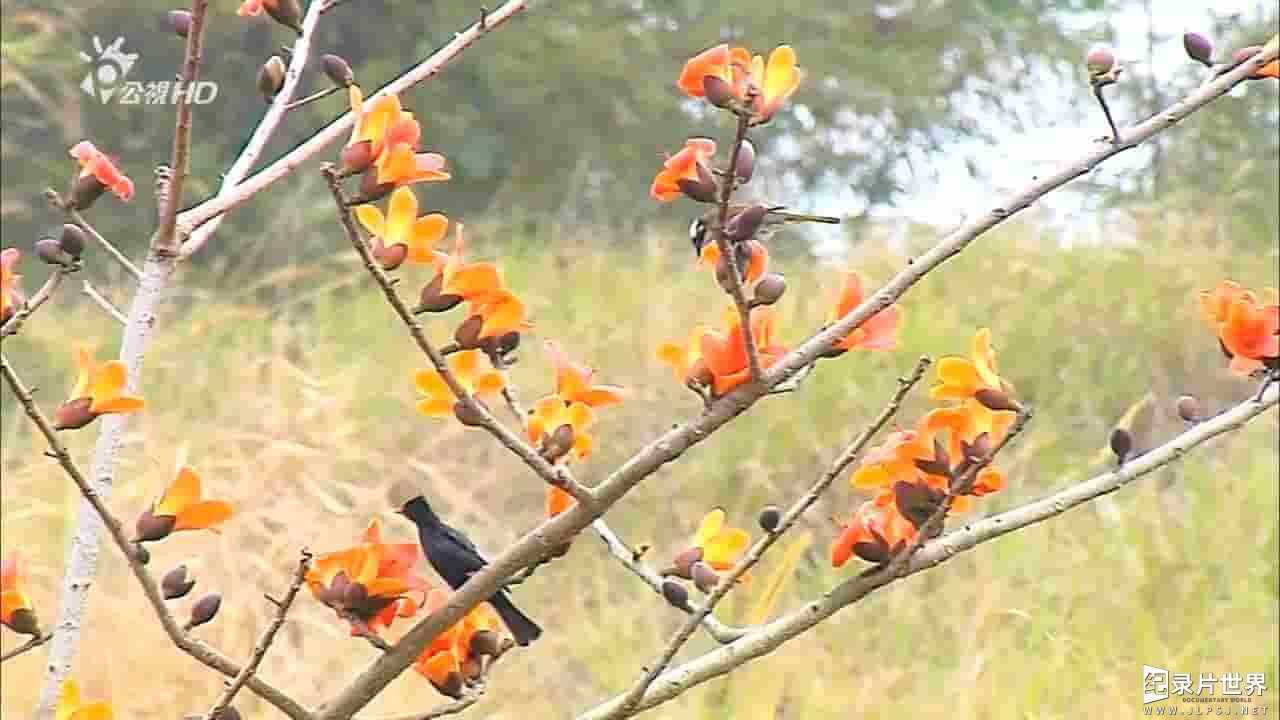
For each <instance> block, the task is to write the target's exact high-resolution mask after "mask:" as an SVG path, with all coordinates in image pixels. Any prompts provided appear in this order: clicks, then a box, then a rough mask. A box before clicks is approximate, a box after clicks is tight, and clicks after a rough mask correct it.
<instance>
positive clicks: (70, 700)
mask: <svg viewBox="0 0 1280 720" xmlns="http://www.w3.org/2000/svg"><path fill="white" fill-rule="evenodd" d="M54 718H55V720H111V718H112V713H111V705H110V704H108V703H104V702H96V703H88V704H85V703H82V702H80V686H78V685H76V683H75V681H74V680H63V681H62V692H61V694H60V695H59V696H58V707H57V708H55V710H54Z"/></svg>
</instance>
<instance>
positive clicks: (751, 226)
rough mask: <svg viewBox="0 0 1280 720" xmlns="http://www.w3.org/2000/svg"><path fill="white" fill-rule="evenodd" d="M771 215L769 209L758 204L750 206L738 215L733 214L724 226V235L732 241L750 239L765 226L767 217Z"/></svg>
mask: <svg viewBox="0 0 1280 720" xmlns="http://www.w3.org/2000/svg"><path fill="white" fill-rule="evenodd" d="M768 214H769V208H767V207H765V206H764V205H761V204H760V203H756V204H754V205H750V206H748V207H746V208H744V209H743V210H741V211H739V212H738V213H736V214H733V215H732V216H731V217H730V218H729V219H728V220H727V221H725V224H724V234H725V235H727V236H729V239H730V240H734V241H737V242H741V241H743V240H748V239H750V238H751V237H752V236H753V235H755V234H756V231H757V230H759V229H760V226H761V225H762V224H764V219H765V216H766V215H768Z"/></svg>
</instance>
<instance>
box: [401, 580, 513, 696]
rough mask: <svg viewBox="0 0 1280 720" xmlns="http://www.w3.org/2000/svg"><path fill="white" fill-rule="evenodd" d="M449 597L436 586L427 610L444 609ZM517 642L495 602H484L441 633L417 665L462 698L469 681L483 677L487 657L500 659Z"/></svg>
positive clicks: (438, 687)
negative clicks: (504, 622) (495, 607)
mask: <svg viewBox="0 0 1280 720" xmlns="http://www.w3.org/2000/svg"><path fill="white" fill-rule="evenodd" d="M448 599H449V593H448V592H446V591H444V590H439V589H436V590H432V591H431V592H430V593H428V595H427V599H426V605H425V606H426V610H427V612H428V613H432V612H435V611H436V610H438V609H440V608H441V607H443V606H444V604H445V603H446V602H447V601H448ZM514 644H515V643H514V642H513V641H512V640H511V638H510V637H509V636H508V635H507V632H506V628H505V626H504V625H503V624H502V620H501V619H500V618H499V617H498V613H497V612H495V611H494V609H493V606H491V605H489V604H488V603H481V604H480V605H477V606H476V607H475V608H473V609H472V610H471V612H469V613H467V614H466V615H465V616H464V617H463V618H462V619H461V620H459V621H458V622H457V623H454V624H453V625H452V626H450V627H449V628H448V629H447V630H445V631H444V632H442V633H440V634H439V635H437V636H436V639H435V640H432V641H431V644H430V645H429V646H427V649H426V650H425V651H423V653H422V654H421V655H419V656H418V659H417V660H416V661H415V662H414V664H413V668H414V670H416V671H417V672H418V674H420V675H422V676H423V677H425V678H427V680H429V681H431V684H432V685H433V686H434V687H435V689H436V690H439V691H440V692H441V693H442V694H444V695H447V696H449V697H453V698H459V697H462V694H463V691H464V690H465V688H466V687H467V685H469V684H472V683H474V682H476V681H478V680H479V679H480V678H481V676H482V675H483V673H484V669H485V663H486V661H489V660H493V659H497V658H498V657H499V656H500V655H502V653H504V652H506V651H507V650H508V649H509V648H511V647H512V646H514Z"/></svg>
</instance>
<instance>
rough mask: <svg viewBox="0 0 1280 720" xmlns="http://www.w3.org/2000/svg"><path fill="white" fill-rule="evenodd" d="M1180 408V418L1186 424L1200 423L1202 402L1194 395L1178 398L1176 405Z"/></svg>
mask: <svg viewBox="0 0 1280 720" xmlns="http://www.w3.org/2000/svg"><path fill="white" fill-rule="evenodd" d="M1175 406H1176V407H1177V408H1178V417H1180V418H1182V419H1183V420H1185V421H1186V422H1189V423H1195V422H1200V401H1199V400H1197V399H1196V398H1195V396H1194V395H1183V396H1182V397H1180V398H1178V402H1177V403H1176V405H1175Z"/></svg>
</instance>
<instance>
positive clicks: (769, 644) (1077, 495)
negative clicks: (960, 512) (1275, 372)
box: [578, 386, 1280, 720]
mask: <svg viewBox="0 0 1280 720" xmlns="http://www.w3.org/2000/svg"><path fill="white" fill-rule="evenodd" d="M1277 402H1280V386H1276V387H1272V388H1270V389H1269V391H1268V392H1267V393H1266V395H1265V397H1264V398H1263V399H1262V401H1261V402H1259V401H1257V400H1248V401H1246V402H1243V403H1241V404H1240V405H1237V406H1236V407H1235V408H1232V409H1231V410H1229V411H1227V412H1225V413H1223V414H1221V415H1219V416H1217V417H1215V418H1213V419H1211V420H1208V421H1205V422H1203V423H1201V424H1199V425H1196V426H1194V427H1192V428H1191V429H1189V430H1187V431H1186V432H1184V433H1182V434H1181V435H1179V436H1177V437H1175V438H1174V439H1172V440H1170V441H1169V442H1167V443H1165V444H1164V445H1161V446H1160V447H1158V448H1155V449H1154V450H1151V451H1150V452H1148V453H1146V454H1145V455H1142V456H1141V457H1139V458H1137V459H1135V460H1132V461H1130V462H1128V463H1126V464H1125V465H1124V466H1122V467H1120V468H1118V469H1116V470H1114V471H1112V472H1107V473H1103V474H1101V475H1098V476H1096V477H1093V478H1090V479H1088V480H1085V481H1083V482H1080V483H1077V484H1075V485H1072V486H1070V487H1068V488H1066V489H1064V490H1062V491H1060V492H1057V493H1054V494H1052V495H1050V496H1048V497H1045V498H1043V499H1041V500H1037V501H1035V502H1032V503H1029V504H1027V505H1023V506H1022V507H1019V508H1015V509H1013V510H1009V511H1007V512H1003V513H1000V514H999V515H994V516H992V517H989V518H986V519H985V520H980V521H978V522H975V523H972V524H970V525H967V526H965V527H963V528H960V529H958V530H955V531H953V532H950V533H947V534H946V535H943V536H942V537H939V538H937V539H935V540H932V541H930V542H927V543H925V544H924V545H923V546H922V547H921V548H920V549H919V551H917V552H916V553H915V554H914V555H912V556H911V557H910V562H907V563H905V564H904V565H903V566H901V567H900V568H894V567H893V566H892V565H888V566H880V567H877V568H873V569H872V570H869V571H867V572H864V573H862V574H860V575H856V576H854V577H851V578H849V579H848V580H845V581H844V582H842V583H840V584H839V585H837V586H836V587H835V588H834V589H832V590H831V591H829V592H828V593H827V594H826V595H824V596H823V597H822V598H821V599H818V600H815V601H813V602H810V603H808V604H806V605H804V606H802V607H801V608H799V609H798V610H795V611H793V612H791V613H788V614H787V615H785V616H783V617H781V618H778V619H777V620H774V621H773V622H771V623H769V624H767V625H763V626H761V627H760V628H759V629H758V630H755V631H753V632H751V633H750V634H749V635H747V636H745V637H743V638H742V639H740V640H738V641H736V642H734V643H732V644H730V645H726V646H724V647H722V648H718V649H716V650H712V651H711V652H708V653H707V654H705V655H703V656H702V657H699V658H697V659H696V660H693V661H691V662H688V663H686V664H684V665H680V666H677V667H675V668H673V669H671V670H669V671H667V672H666V673H663V674H662V675H661V676H660V677H659V678H658V679H657V681H656V682H654V684H653V686H652V687H651V688H650V689H649V691H648V692H646V693H645V695H644V697H643V698H641V700H640V702H639V703H638V704H637V705H636V707H635V711H637V712H638V711H641V710H645V709H648V708H652V707H654V706H657V705H660V704H662V703H664V702H666V701H668V700H671V699H672V698H675V697H677V696H678V695H680V694H682V693H683V692H685V691H686V690H688V689H689V688H691V687H694V686H696V685H700V684H702V683H704V682H706V681H708V680H711V679H713V678H716V677H719V676H721V675H724V674H727V673H729V672H731V671H732V670H733V669H734V668H737V667H739V666H741V665H743V664H745V663H747V662H750V661H751V660H753V659H755V658H758V657H761V656H763V655H767V654H768V653H770V652H773V651H774V650H776V649H777V648H778V647H779V646H781V645H782V644H783V643H785V642H787V641H788V640H790V639H792V638H794V637H796V636H797V635H800V634H801V633H803V632H805V631H806V630H808V629H809V628H812V627H813V626H815V625H817V624H818V623H821V622H822V621H824V620H826V619H827V618H829V617H831V616H832V615H834V614H835V613H836V612H838V611H839V610H841V609H842V608H845V607H847V606H849V605H851V604H853V603H855V602H857V601H858V600H861V599H862V598H864V597H866V596H867V595H869V594H871V592H873V591H874V590H877V589H878V588H881V587H884V586H885V585H888V584H889V583H892V582H894V581H896V580H899V579H901V578H904V577H908V576H910V575H914V574H916V573H919V572H923V571H925V570H928V569H930V568H933V567H936V566H938V565H941V564H942V563H944V562H946V561H948V560H950V559H952V558H954V557H956V556H957V555H959V554H960V553H962V552H964V551H966V550H971V549H973V548H974V547H977V546H978V545H980V544H982V543H985V542H989V541H991V540H994V539H996V538H998V537H1000V536H1002V535H1006V534H1008V533H1011V532H1014V531H1017V530H1021V529H1023V528H1026V527H1030V526H1032V525H1035V524H1037V523H1041V522H1044V521H1045V520H1048V519H1050V518H1054V517H1057V516H1059V515H1062V514H1063V513H1065V512H1067V511H1068V510H1070V509H1071V508H1073V507H1076V506H1078V505H1082V504H1084V503H1087V502H1090V501H1092V500H1096V499H1097V498H1099V497H1102V496H1103V495H1106V494H1108V493H1112V492H1115V491H1116V490H1119V489H1120V488H1122V487H1124V486H1125V485H1128V484H1129V483H1131V482H1133V481H1134V480H1137V479H1138V478H1140V477H1143V476H1145V475H1148V474H1150V473H1152V472H1154V471H1156V470H1158V469H1160V468H1162V467H1164V466H1166V465H1169V464H1170V463H1173V462H1176V461H1178V460H1179V459H1181V458H1182V456H1183V455H1185V454H1186V453H1187V452H1189V451H1190V450H1192V449H1193V448H1195V447H1197V446H1199V445H1202V444H1204V443H1206V442H1208V441H1209V440H1212V439H1213V438H1215V437H1218V436H1219V435H1223V434H1226V433H1229V432H1232V431H1235V430H1237V429H1239V428H1241V427H1243V426H1244V425H1245V424H1246V423H1248V422H1249V421H1250V420H1252V419H1253V418H1255V417H1257V416H1259V415H1261V414H1262V413H1263V412H1265V411H1266V410H1267V409H1268V408H1273V407H1275V406H1276V404H1277ZM624 699H625V698H621V697H619V698H615V699H613V700H610V701H609V702H607V703H604V704H602V705H599V706H597V707H596V708H593V709H592V710H590V711H589V712H586V713H584V714H583V715H581V716H579V718H578V720H601V719H602V718H606V717H616V715H614V713H615V712H616V709H617V708H618V707H619V706H621V704H622V703H623V700H624Z"/></svg>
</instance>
